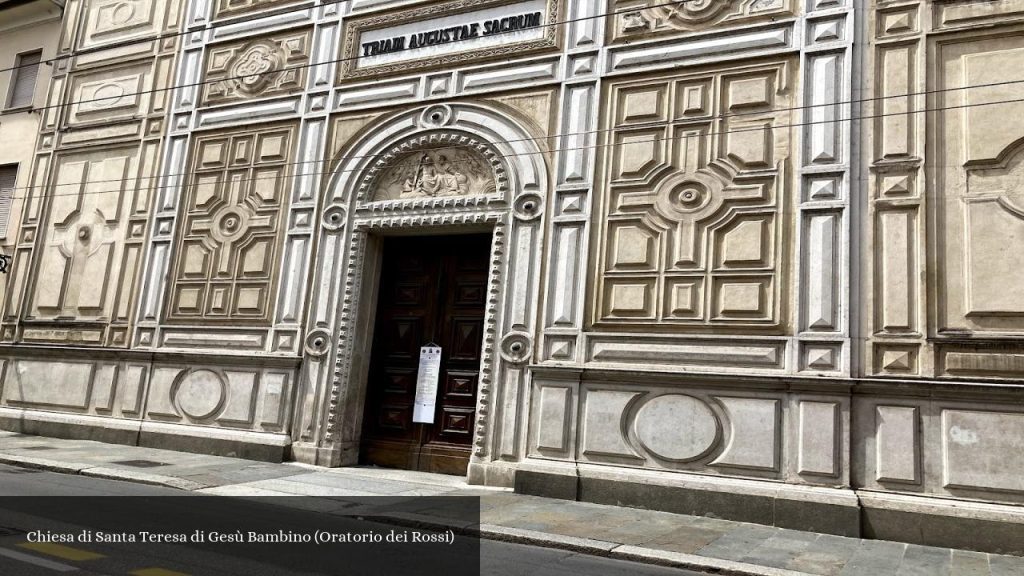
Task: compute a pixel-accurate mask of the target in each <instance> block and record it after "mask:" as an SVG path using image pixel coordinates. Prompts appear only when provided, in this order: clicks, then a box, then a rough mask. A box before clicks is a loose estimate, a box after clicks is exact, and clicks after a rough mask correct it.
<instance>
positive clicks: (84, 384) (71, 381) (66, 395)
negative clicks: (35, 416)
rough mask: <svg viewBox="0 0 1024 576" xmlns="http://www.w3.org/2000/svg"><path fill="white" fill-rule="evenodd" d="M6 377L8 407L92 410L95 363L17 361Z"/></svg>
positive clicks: (4, 394) (5, 397)
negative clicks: (90, 408)
mask: <svg viewBox="0 0 1024 576" xmlns="http://www.w3.org/2000/svg"><path fill="white" fill-rule="evenodd" d="M5 376H6V378H5V382H4V387H3V400H4V404H7V405H13V406H37V407H40V408H50V409H58V410H60V409H67V408H72V409H75V410H78V411H84V410H86V409H88V408H89V404H90V399H91V394H92V384H93V365H92V363H91V362H70V361H50V360H13V361H11V362H10V366H8V367H7V370H6V372H5Z"/></svg>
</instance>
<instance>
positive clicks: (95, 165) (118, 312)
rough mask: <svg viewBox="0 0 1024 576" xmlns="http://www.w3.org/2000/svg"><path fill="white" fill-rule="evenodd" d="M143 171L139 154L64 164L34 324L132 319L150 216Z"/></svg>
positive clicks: (40, 265) (35, 294) (94, 155)
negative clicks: (142, 244)
mask: <svg viewBox="0 0 1024 576" xmlns="http://www.w3.org/2000/svg"><path fill="white" fill-rule="evenodd" d="M139 164H140V162H139V151H138V149H137V148H134V147H132V148H127V149H125V148H122V149H116V148H115V149H107V150H102V151H98V152H84V153H76V154H68V155H66V156H62V157H60V158H58V160H57V169H56V175H55V179H54V182H53V184H52V187H51V188H50V190H51V191H52V192H51V193H50V194H48V196H50V198H49V206H48V209H47V214H46V226H45V229H44V230H43V233H42V238H41V242H40V246H39V256H38V258H37V274H36V279H35V284H34V287H33V289H32V294H31V298H30V316H29V319H31V320H47V319H57V318H59V319H60V320H62V321H65V320H69V321H107V322H108V321H110V320H112V319H114V320H117V319H122V316H124V318H123V319H126V318H127V313H126V312H123V310H124V309H126V306H125V305H124V302H127V299H128V298H130V297H131V287H132V286H133V284H134V278H135V274H136V270H137V267H138V260H139V254H138V251H139V250H138V241H141V239H142V236H143V234H144V230H145V227H144V223H143V222H142V220H144V219H145V218H146V213H147V211H148V198H147V196H148V195H147V193H146V192H145V190H139V189H138V184H139V180H137V179H134V178H137V177H138V175H137V173H138V171H139V170H140V166H139ZM133 177H134V178H133ZM121 301H124V302H121ZM119 302H121V304H120V305H119V304H118V303H119Z"/></svg>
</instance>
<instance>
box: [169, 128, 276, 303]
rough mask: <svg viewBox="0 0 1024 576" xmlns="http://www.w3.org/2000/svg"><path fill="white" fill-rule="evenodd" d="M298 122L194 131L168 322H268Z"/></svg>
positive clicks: (171, 287)
mask: <svg viewBox="0 0 1024 576" xmlns="http://www.w3.org/2000/svg"><path fill="white" fill-rule="evenodd" d="M294 140H295V126H294V125H284V126H275V127H270V128H264V129H262V130H246V131H243V132H237V133H230V134H209V135H204V136H201V137H198V138H196V140H195V146H194V148H193V155H192V161H191V164H190V166H191V167H190V170H189V175H190V178H191V180H190V182H189V185H188V187H187V188H186V189H185V191H184V198H183V202H182V216H181V223H180V224H179V231H178V238H177V245H176V252H175V253H176V259H175V263H174V268H173V273H172V276H171V282H170V287H169V290H168V294H169V299H170V302H169V304H170V305H169V306H168V308H167V315H166V320H167V321H168V322H196V321H201V322H236V321H252V322H256V323H266V322H267V321H268V320H269V315H270V303H271V302H273V296H274V295H273V292H274V278H275V277H276V267H277V262H278V253H279V251H280V247H279V244H280V243H281V215H282V213H283V212H284V211H285V209H286V204H287V202H288V196H287V194H288V189H289V187H288V185H287V182H288V175H289V173H290V171H289V169H288V163H289V158H290V156H291V148H292V145H293V143H294Z"/></svg>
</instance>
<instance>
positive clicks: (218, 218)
mask: <svg viewBox="0 0 1024 576" xmlns="http://www.w3.org/2000/svg"><path fill="white" fill-rule="evenodd" d="M250 216H251V214H250V213H249V211H248V210H246V209H245V208H243V207H241V206H224V207H223V208H221V209H220V210H217V212H215V213H214V215H213V226H212V227H211V228H210V235H211V236H213V237H214V239H216V240H217V241H218V242H220V243H221V244H225V243H228V242H232V241H234V240H237V239H238V238H240V237H241V236H242V235H243V234H245V231H246V230H248V229H249V218H250Z"/></svg>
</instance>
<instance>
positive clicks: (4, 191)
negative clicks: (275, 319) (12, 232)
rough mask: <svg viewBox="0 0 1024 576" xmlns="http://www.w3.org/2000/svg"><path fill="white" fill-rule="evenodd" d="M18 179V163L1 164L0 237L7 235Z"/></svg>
mask: <svg viewBox="0 0 1024 576" xmlns="http://www.w3.org/2000/svg"><path fill="white" fill-rule="evenodd" d="M17 181H18V165H17V164H8V165H6V166H0V238H4V237H6V236H7V221H8V220H9V219H10V216H11V202H12V201H13V200H14V186H15V183H16V182H17Z"/></svg>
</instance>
